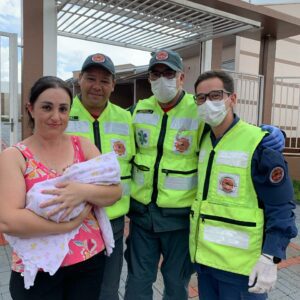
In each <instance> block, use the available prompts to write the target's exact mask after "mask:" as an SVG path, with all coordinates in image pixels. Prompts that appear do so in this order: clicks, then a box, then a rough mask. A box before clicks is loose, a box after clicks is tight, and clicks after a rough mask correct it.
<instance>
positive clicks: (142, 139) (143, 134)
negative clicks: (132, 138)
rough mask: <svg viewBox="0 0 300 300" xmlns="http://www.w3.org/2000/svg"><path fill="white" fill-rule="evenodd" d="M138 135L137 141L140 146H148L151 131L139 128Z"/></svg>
mask: <svg viewBox="0 0 300 300" xmlns="http://www.w3.org/2000/svg"><path fill="white" fill-rule="evenodd" d="M136 135H137V142H138V144H139V145H140V146H146V145H148V141H149V132H147V131H146V130H143V129H141V130H138V131H137V132H136Z"/></svg>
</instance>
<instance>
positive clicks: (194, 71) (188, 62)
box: [183, 57, 200, 94]
mask: <svg viewBox="0 0 300 300" xmlns="http://www.w3.org/2000/svg"><path fill="white" fill-rule="evenodd" d="M183 70H184V74H185V83H184V86H183V88H184V90H185V91H187V92H188V93H191V94H193V93H194V83H195V81H196V79H197V78H198V76H199V75H200V59H199V57H190V58H185V59H184V60H183Z"/></svg>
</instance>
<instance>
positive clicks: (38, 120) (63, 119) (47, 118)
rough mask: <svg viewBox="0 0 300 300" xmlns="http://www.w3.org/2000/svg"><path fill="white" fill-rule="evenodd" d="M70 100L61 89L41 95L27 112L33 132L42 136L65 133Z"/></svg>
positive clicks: (50, 89)
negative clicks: (32, 120) (31, 122)
mask: <svg viewBox="0 0 300 300" xmlns="http://www.w3.org/2000/svg"><path fill="white" fill-rule="evenodd" d="M70 105H71V99H70V97H69V95H68V93H67V92H66V91H65V90H64V89H62V88H49V89H47V90H45V91H44V92H43V93H41V94H40V95H39V96H38V98H37V99H36V101H35V103H34V104H33V105H32V104H30V105H29V107H28V110H29V112H30V114H31V116H32V118H33V119H34V131H35V132H40V133H43V134H51V135H53V134H61V133H63V132H64V131H65V129H66V127H67V125H68V120H69V112H70Z"/></svg>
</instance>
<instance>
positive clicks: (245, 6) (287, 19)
mask: <svg viewBox="0 0 300 300" xmlns="http://www.w3.org/2000/svg"><path fill="white" fill-rule="evenodd" d="M191 1H193V2H195V3H198V4H201V5H206V6H207V7H210V8H215V9H218V10H221V11H224V12H230V13H232V14H235V15H238V16H241V17H245V18H249V19H251V20H253V21H257V22H260V24H261V27H260V30H257V31H254V30H252V31H251V30H248V31H243V32H241V33H239V35H241V36H244V37H248V38H252V39H256V40H260V39H261V38H262V37H265V36H271V37H273V38H275V39H277V40H280V39H285V38H288V37H291V36H296V35H299V34H300V18H296V17H293V16H291V15H287V14H285V13H281V12H279V11H276V10H274V9H271V8H269V7H266V6H263V5H253V4H249V3H247V2H245V1H239V0H217V1H216V0H211V1H206V0H191Z"/></svg>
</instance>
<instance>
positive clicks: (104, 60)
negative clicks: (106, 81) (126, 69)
mask: <svg viewBox="0 0 300 300" xmlns="http://www.w3.org/2000/svg"><path fill="white" fill-rule="evenodd" d="M90 67H99V68H103V69H105V70H107V71H108V72H109V73H111V74H112V75H115V73H116V71H115V66H114V64H113V62H112V60H111V59H110V58H109V57H108V56H107V55H105V54H101V53H96V54H92V55H90V56H88V57H87V58H86V60H85V61H84V63H83V65H82V68H81V72H84V71H86V70H87V69H88V68H90Z"/></svg>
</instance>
